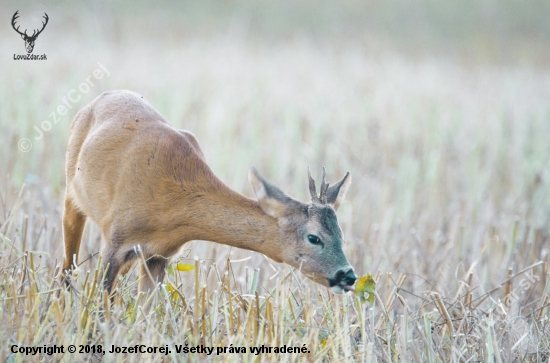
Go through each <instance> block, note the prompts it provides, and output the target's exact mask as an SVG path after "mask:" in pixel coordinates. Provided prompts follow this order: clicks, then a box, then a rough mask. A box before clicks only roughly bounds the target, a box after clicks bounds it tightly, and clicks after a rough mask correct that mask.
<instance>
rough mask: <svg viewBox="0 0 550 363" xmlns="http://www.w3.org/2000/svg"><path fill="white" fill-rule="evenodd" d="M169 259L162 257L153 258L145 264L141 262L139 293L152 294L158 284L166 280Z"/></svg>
mask: <svg viewBox="0 0 550 363" xmlns="http://www.w3.org/2000/svg"><path fill="white" fill-rule="evenodd" d="M167 264H168V259H167V258H164V257H162V256H153V257H150V258H149V259H147V261H146V262H145V263H143V262H141V266H140V280H139V291H142V292H152V291H153V290H154V289H155V287H156V285H157V283H159V282H162V280H163V279H164V274H165V269H166V265H167Z"/></svg>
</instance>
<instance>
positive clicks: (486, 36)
mask: <svg viewBox="0 0 550 363" xmlns="http://www.w3.org/2000/svg"><path fill="white" fill-rule="evenodd" d="M16 10H19V14H20V18H19V19H18V24H20V25H21V29H24V28H28V29H29V33H30V32H31V31H32V30H30V29H33V28H38V27H39V26H40V24H41V21H42V20H43V19H42V16H43V13H44V12H46V13H47V14H48V16H49V23H48V24H47V26H46V28H45V30H44V31H43V33H42V34H40V36H39V37H38V39H37V40H36V45H35V48H34V52H33V53H34V54H38V55H40V54H46V55H47V60H46V61H23V60H18V61H16V60H14V59H13V55H14V54H25V48H24V42H23V40H22V39H21V37H20V36H19V35H18V34H17V33H16V32H15V31H14V30H13V29H12V27H11V24H10V21H11V18H12V16H13V14H14V13H15V11H16ZM0 14H2V16H1V17H0V18H1V19H2V22H1V24H0V39H1V42H0V70H1V71H0V105H1V107H0V202H1V203H0V226H1V227H0V233H1V234H2V238H3V243H4V247H2V248H3V249H4V252H5V253H4V256H6V254H7V253H8V251H9V249H10V248H17V249H18V250H19V251H24V250H34V251H41V253H42V256H43V259H42V260H41V261H42V262H41V263H42V265H43V266H45V267H46V268H47V269H48V271H50V272H52V273H53V267H54V266H55V264H56V263H60V260H61V258H62V255H63V254H62V251H63V247H62V236H61V214H62V208H63V207H62V206H63V204H62V201H63V193H64V188H65V178H64V158H65V148H66V144H67V140H68V136H69V128H70V123H71V121H72V118H73V117H74V115H75V113H76V111H77V110H78V109H80V108H81V107H83V106H84V105H86V104H87V103H88V102H89V101H91V100H92V99H94V98H95V97H97V96H98V95H99V94H101V92H104V91H107V90H113V89H129V90H133V91H136V92H139V93H141V94H143V95H144V96H145V97H146V98H147V99H148V100H149V101H150V103H151V104H152V105H154V106H155V107H156V108H157V109H158V110H159V111H160V112H161V113H162V114H163V115H164V116H165V117H166V118H167V119H168V120H169V121H170V122H171V123H172V124H173V125H174V126H175V127H177V128H183V129H186V130H189V131H191V132H192V133H194V134H195V135H196V136H197V138H198V140H199V142H200V144H201V146H202V149H203V151H204V153H205V155H206V160H207V161H208V163H209V165H210V166H211V167H212V169H213V170H214V172H215V173H216V174H217V175H218V176H219V178H220V179H221V180H223V181H224V182H225V183H227V184H228V185H229V186H230V187H232V188H233V189H235V190H237V191H239V192H241V193H243V194H245V195H247V196H250V197H252V189H251V187H250V186H249V185H248V181H247V171H248V169H249V168H250V167H251V166H255V167H257V168H258V170H259V171H260V172H261V173H262V174H263V175H264V176H265V177H266V178H267V179H268V180H270V181H272V182H273V183H275V184H276V185H278V186H279V187H281V188H282V189H283V190H284V191H286V192H287V193H288V194H290V195H292V196H294V197H296V198H298V199H300V200H302V201H307V200H308V199H309V198H308V189H307V172H306V168H307V166H310V167H311V168H312V170H313V172H314V174H315V176H316V178H319V177H320V173H321V167H322V166H325V167H326V168H327V173H328V180H329V181H331V182H335V181H336V180H339V179H340V178H341V177H342V176H343V175H344V173H345V172H346V171H348V170H349V171H350V172H351V174H352V176H353V184H352V187H351V189H350V190H349V192H348V195H347V200H346V201H345V203H344V204H343V205H342V207H341V209H340V210H339V211H338V218H339V220H340V223H341V226H342V229H343V231H344V233H345V236H346V243H345V250H346V253H347V255H348V256H349V258H350V261H351V262H352V265H354V266H355V269H356V271H357V272H358V273H359V274H365V273H367V272H371V273H376V272H377V271H378V270H380V271H381V273H386V272H389V273H391V274H393V275H394V276H397V275H399V274H406V275H407V280H406V282H405V284H404V285H403V287H404V288H406V289H407V291H409V292H410V293H411V294H409V295H407V294H404V296H406V298H407V299H414V295H412V294H416V295H421V294H422V293H423V292H425V291H428V290H431V289H435V290H437V291H440V292H441V293H442V294H450V295H453V294H454V292H455V291H456V289H457V287H458V286H459V285H460V280H461V279H463V277H464V276H465V274H466V272H467V270H468V268H469V267H470V266H472V264H474V263H475V264H477V265H476V266H477V267H476V270H475V271H476V273H475V275H474V278H473V279H474V281H473V284H474V285H476V286H478V289H477V290H476V292H475V294H476V296H479V295H481V294H483V293H484V292H485V291H486V290H489V289H491V288H493V287H494V286H496V285H498V284H500V283H501V282H502V281H504V280H505V279H506V276H507V271H508V269H509V268H513V269H514V271H517V269H521V268H523V267H525V266H528V265H530V264H532V263H534V262H537V261H539V260H545V261H546V260H547V252H548V238H549V237H548V228H549V224H548V222H549V214H548V213H549V211H550V198H549V196H548V187H549V186H550V170H549V166H550V165H549V156H550V153H549V152H550V142H549V136H548V135H550V47H549V44H550V43H549V41H550V22H549V21H548V16H547V15H548V14H550V3H549V2H547V1H530V2H515V1H509V2H499V1H492V0H483V1H475V2H446V1H445V2H434V1H407V0H389V1H383V2H376V1H348V0H344V1H338V2H333V1H309V0H308V1H299V2H297V1H286V0H283V1H277V2H267V1H200V2H192V1H178V2H168V1H155V2H153V1H144V2H139V3H137V2H131V1H117V2H107V1H97V2H83V1H78V2H69V1H55V2H53V1H42V2H26V1H23V2H19V1H17V2H16V1H3V2H2V3H1V4H0ZM98 63H100V64H101V65H102V66H103V67H104V68H105V69H107V70H108V73H109V76H108V77H104V78H102V79H99V80H96V79H94V78H93V77H92V78H91V79H92V81H93V83H94V84H93V86H91V87H89V91H88V92H87V93H83V92H80V91H78V87H79V86H80V85H81V84H82V83H85V82H86V78H87V77H89V76H91V75H92V73H93V71H94V70H95V69H97V68H99V67H100V66H99V65H98ZM73 89H74V90H77V93H75V94H74V95H77V94H80V95H81V99H80V100H79V101H78V102H76V103H74V104H73V106H74V107H73V108H72V109H71V110H69V111H68V113H67V114H66V115H64V116H62V115H59V113H57V111H56V110H57V107H58V105H62V104H63V103H62V98H63V97H65V96H67V94H68V93H69V92H70V91H71V90H73ZM52 113H55V114H56V117H57V118H58V119H59V122H58V123H54V122H53V121H54V118H52V116H51V114H52ZM48 120H49V121H50V123H51V129H49V131H44V130H43V131H42V132H43V137H42V138H41V139H36V138H37V137H39V133H38V131H37V130H36V128H39V129H40V128H41V127H42V126H41V125H42V124H43V122H44V121H48ZM45 125H46V126H47V124H45ZM35 127H36V128H35ZM24 138H25V139H28V140H29V141H30V143H31V144H32V145H31V148H30V150H28V151H26V152H24V151H22V150H21V149H20V147H18V145H19V146H21V144H20V140H21V139H24ZM25 148H26V146H25ZM25 225H28V231H27V230H26V229H25V233H24V236H23V230H24V229H23V226H25ZM25 228H26V227H25ZM495 236H496V238H493V239H490V238H491V237H495ZM84 238H85V240H84V243H83V246H82V250H81V256H82V257H81V259H84V258H86V257H87V256H89V255H90V254H93V253H96V252H98V250H99V248H98V246H99V244H98V243H99V241H100V239H101V237H100V234H99V231H98V229H97V227H95V226H94V225H92V224H89V225H88V227H87V230H86V232H85V237H84ZM487 241H490V242H487ZM486 242H487V243H486ZM182 253H183V256H184V257H185V256H187V257H189V258H192V257H194V256H198V257H199V259H201V260H205V261H207V263H211V262H215V263H217V264H220V265H223V264H224V263H225V262H224V261H225V260H226V259H227V258H228V256H229V255H228V254H229V248H227V247H225V246H220V245H216V244H212V243H209V242H192V243H190V244H188V245H186V246H185V248H184V251H182ZM232 253H233V254H232V256H231V259H235V260H238V259H242V258H247V257H251V258H250V259H249V260H247V261H246V262H245V263H243V264H242V265H243V266H244V265H246V267H249V268H260V281H261V282H260V286H267V285H269V284H270V283H272V281H273V280H269V279H270V277H272V276H273V275H274V274H275V273H276V271H275V270H283V269H285V271H286V267H285V266H282V265H277V264H274V269H275V270H272V269H271V268H269V267H265V259H264V257H263V256H261V255H259V254H257V253H252V252H247V251H239V250H236V249H233V252H232ZM208 261H209V262H208ZM96 262H97V256H95V257H93V258H91V259H90V260H88V262H86V263H85V264H84V265H83V268H84V269H89V268H90V267H91V266H95V263H96ZM238 266H239V264H238V263H235V264H234V268H238ZM245 276H247V275H246V273H244V271H241V272H239V271H236V277H237V278H238V279H239V281H240V282H241V283H242V284H245V281H244V279H245ZM387 276H390V275H387ZM301 278H302V277H301ZM387 281H388V285H387V287H388V288H389V287H390V280H387ZM188 286H189V289H192V284H189V285H188ZM382 288H383V287H382ZM538 289H539V290H540V291H541V292H542V290H543V289H544V285H542V286H539V287H538ZM541 296H542V294H539V295H536V296H535V295H533V297H529V298H530V299H538V298H540V297H541ZM411 304H412V305H414V304H415V303H414V301H413V302H411Z"/></svg>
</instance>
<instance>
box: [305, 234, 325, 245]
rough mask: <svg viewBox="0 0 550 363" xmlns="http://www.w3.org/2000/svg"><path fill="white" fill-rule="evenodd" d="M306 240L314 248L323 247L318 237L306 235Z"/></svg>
mask: <svg viewBox="0 0 550 363" xmlns="http://www.w3.org/2000/svg"><path fill="white" fill-rule="evenodd" d="M307 240H308V242H309V243H311V244H312V245H316V246H322V245H323V242H321V239H320V238H319V237H317V236H315V235H313V234H308V235H307Z"/></svg>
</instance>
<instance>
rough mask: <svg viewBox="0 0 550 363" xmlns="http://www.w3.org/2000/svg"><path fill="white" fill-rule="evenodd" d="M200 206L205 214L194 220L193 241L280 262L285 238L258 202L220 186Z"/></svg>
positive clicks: (273, 219)
mask: <svg viewBox="0 0 550 363" xmlns="http://www.w3.org/2000/svg"><path fill="white" fill-rule="evenodd" d="M199 203H200V210H202V211H203V213H200V215H199V217H200V218H196V217H195V218H193V219H195V220H194V223H193V225H194V227H195V228H193V229H194V233H193V235H194V236H193V238H192V239H196V240H205V241H212V242H217V243H221V244H224V245H228V246H232V247H238V248H243V249H247V250H251V251H256V252H261V253H263V254H265V255H267V256H268V257H270V258H272V259H273V260H275V261H277V262H281V256H282V247H283V246H284V238H283V235H282V233H281V230H280V228H279V225H278V224H277V219H275V218H273V217H271V216H269V215H267V214H266V213H264V211H263V210H262V208H261V207H260V204H259V203H258V202H257V201H255V200H252V199H249V198H247V197H245V196H243V195H241V194H239V193H237V192H235V191H233V190H231V189H230V188H228V187H227V186H225V184H223V183H221V182H220V184H218V185H217V186H216V188H215V190H214V191H210V192H209V193H206V194H205V195H204V198H201V200H200V202H197V204H199ZM197 207H198V205H197ZM197 207H195V208H197Z"/></svg>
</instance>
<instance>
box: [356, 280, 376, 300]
mask: <svg viewBox="0 0 550 363" xmlns="http://www.w3.org/2000/svg"><path fill="white" fill-rule="evenodd" d="M375 289H376V282H374V280H373V279H372V274H366V275H365V276H363V277H360V278H359V279H358V280H357V282H356V283H355V296H358V297H359V299H360V300H361V302H365V301H368V302H369V304H372V303H374V290H375Z"/></svg>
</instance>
